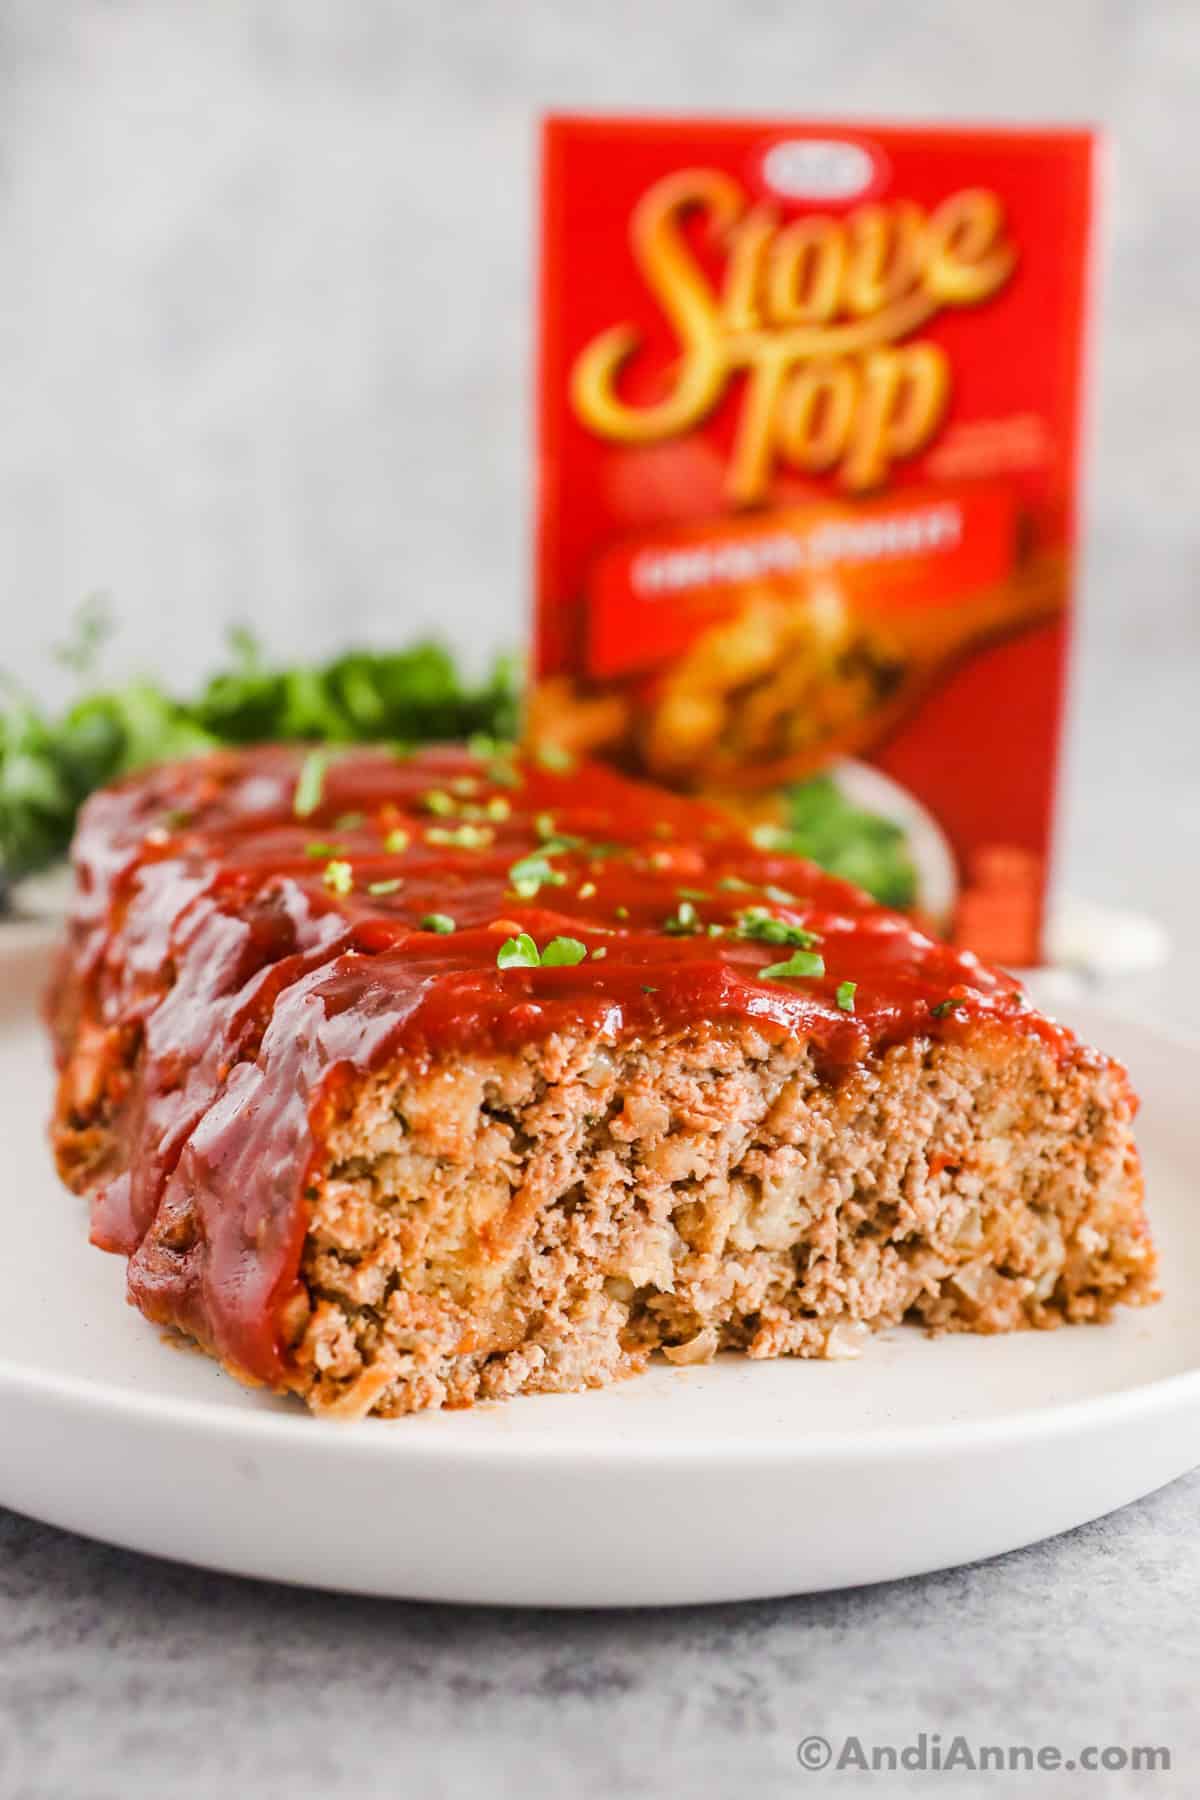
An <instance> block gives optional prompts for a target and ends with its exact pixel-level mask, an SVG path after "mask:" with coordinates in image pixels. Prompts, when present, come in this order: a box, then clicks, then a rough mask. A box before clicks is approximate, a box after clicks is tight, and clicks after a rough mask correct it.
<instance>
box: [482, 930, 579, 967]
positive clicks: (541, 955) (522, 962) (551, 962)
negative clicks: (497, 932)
mask: <svg viewBox="0 0 1200 1800" xmlns="http://www.w3.org/2000/svg"><path fill="white" fill-rule="evenodd" d="M586 955H587V945H586V944H581V943H580V941H579V939H578V938H573V937H553V938H551V939H550V942H549V943H548V944H547V945H546V948H545V949H544V950H539V949H538V947H537V945H536V944H535V943H534V941H533V939H532V938H531V937H530V935H529V933H528V932H527V931H523V932H521V934H520V936H519V937H515V938H507V939H506V940H505V941H504V943H503V944H501V946H500V948H499V950H497V952H496V967H497V968H498V969H537V968H542V969H571V968H574V966H575V964H576V963H581V962H582V961H583V959H584V957H585V956H586Z"/></svg>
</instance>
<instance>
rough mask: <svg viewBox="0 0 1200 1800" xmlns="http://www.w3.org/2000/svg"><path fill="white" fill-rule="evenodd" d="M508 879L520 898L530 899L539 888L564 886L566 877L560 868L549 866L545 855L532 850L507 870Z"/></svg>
mask: <svg viewBox="0 0 1200 1800" xmlns="http://www.w3.org/2000/svg"><path fill="white" fill-rule="evenodd" d="M508 879H509V880H510V881H511V882H512V884H513V887H514V888H515V890H516V892H517V893H518V894H519V895H520V896H521V898H522V900H532V898H533V896H534V895H535V894H536V893H537V891H538V889H539V888H543V887H565V886H566V885H567V878H566V876H565V875H564V874H563V872H562V870H561V869H553V868H551V866H550V864H549V862H548V861H547V859H546V857H545V855H542V854H538V853H537V852H534V854H533V855H531V856H522V857H521V858H520V860H519V861H518V862H515V863H513V865H512V867H511V868H510V869H509V871H508Z"/></svg>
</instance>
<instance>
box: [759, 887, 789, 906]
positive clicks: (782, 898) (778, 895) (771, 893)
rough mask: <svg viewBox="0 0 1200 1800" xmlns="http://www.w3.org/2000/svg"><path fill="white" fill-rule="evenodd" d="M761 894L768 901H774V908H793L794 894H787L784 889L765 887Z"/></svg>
mask: <svg viewBox="0 0 1200 1800" xmlns="http://www.w3.org/2000/svg"><path fill="white" fill-rule="evenodd" d="M763 893H764V894H765V895H766V896H767V899H768V900H774V902H775V904H776V906H795V904H796V896H795V894H789V893H788V891H787V889H786V888H781V887H765V888H764V889H763Z"/></svg>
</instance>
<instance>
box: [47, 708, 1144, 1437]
mask: <svg viewBox="0 0 1200 1800" xmlns="http://www.w3.org/2000/svg"><path fill="white" fill-rule="evenodd" d="M75 862H76V871H77V891H76V903H75V909H74V914H73V917H72V921H71V925H70V930H69V936H68V941H67V944H66V946H65V948H64V951H63V954H62V958H61V963H60V968H59V973H58V978H57V980H56V983H55V987H54V992H53V994H52V996H51V1001H50V1015H51V1022H52V1025H53V1029H54V1034H55V1039H56V1045H57V1051H58V1057H59V1062H60V1068H61V1078H60V1083H59V1091H58V1104H57V1111H56V1118H55V1124H54V1140H55V1146H56V1151H57V1155H58V1162H59V1167H60V1170H61V1172H62V1174H63V1177H64V1179H65V1180H66V1181H67V1182H68V1183H69V1185H71V1186H72V1187H74V1188H75V1189H76V1190H77V1191H79V1192H82V1193H85V1194H87V1196H88V1197H89V1199H90V1202H91V1211H92V1236H93V1240H94V1241H95V1242H96V1243H98V1244H100V1245H102V1246H103V1247H105V1248H107V1249H112V1250H116V1251H119V1252H121V1253H123V1254H125V1255H126V1256H127V1257H128V1258H129V1295H130V1299H131V1300H132V1301H133V1303H134V1304H135V1305H136V1306H138V1307H139V1308H140V1309H141V1310H142V1312H143V1313H145V1314H146V1316H147V1317H148V1318H150V1319H152V1320H155V1321H157V1322H159V1323H162V1324H166V1325H170V1326H175V1327H178V1328H179V1329H180V1330H182V1331H184V1332H186V1333H188V1334H189V1335H190V1336H192V1337H194V1338H195V1339H196V1340H198V1341H199V1342H200V1343H201V1344H202V1345H203V1346H204V1347H205V1348H206V1349H208V1350H209V1351H211V1353H212V1354H213V1355H215V1356H217V1357H218V1358H219V1359H220V1360H221V1361H222V1362H223V1363H224V1364H225V1366H226V1367H227V1368H229V1369H230V1370H231V1371H232V1372H233V1373H234V1374H236V1375H237V1376H239V1377H240V1378H241V1379H243V1380H247V1381H252V1382H262V1383H266V1384H268V1385H270V1386H272V1387H275V1388H278V1389H280V1390H291V1391H294V1392H296V1393H298V1394H300V1395H302V1396H303V1397H304V1398H305V1399H306V1400H307V1401H308V1403H309V1405H310V1406H311V1407H313V1408H314V1410H316V1411H319V1412H323V1413H332V1414H339V1415H360V1414H364V1413H368V1412H374V1413H379V1414H383V1415H391V1414H398V1413H406V1412H411V1411H414V1410H417V1409H420V1408H426V1407H437V1406H442V1405H451V1406H464V1405H469V1404H470V1403H471V1402H472V1401H474V1400H475V1399H477V1398H480V1397H485V1398H497V1397H501V1396H506V1395H509V1394H515V1393H520V1392H537V1391H551V1390H567V1389H576V1388H581V1387H586V1386H592V1385H598V1384H600V1383H603V1382H606V1381H609V1380H612V1379H614V1378H615V1377H617V1376H620V1375H625V1374H629V1373H632V1372H634V1371H636V1370H638V1369H640V1368H642V1367H643V1366H644V1364H645V1363H646V1360H647V1359H648V1357H649V1356H650V1354H651V1353H652V1352H653V1351H655V1350H662V1351H663V1353H664V1354H665V1355H666V1356H667V1357H668V1358H669V1359H670V1360H671V1361H673V1362H678V1363H689V1362H699V1361H703V1360H705V1359H707V1358H709V1357H711V1356H712V1355H713V1354H714V1353H715V1352H716V1351H717V1350H718V1349H723V1348H730V1349H738V1350H745V1351H746V1352H748V1354H749V1355H751V1356H756V1357H765V1356H777V1355H785V1354H793V1355H802V1356H833V1357H840V1356H848V1355H853V1354H856V1353H857V1351H858V1349H859V1347H860V1344H861V1342H862V1340H863V1339H864V1338H865V1337H866V1335H867V1333H868V1332H869V1331H870V1330H872V1329H874V1328H876V1327H879V1326H881V1325H890V1324H894V1323H896V1322H897V1321H899V1320H902V1319H905V1318H911V1319H914V1320H917V1321H920V1322H923V1323H925V1324H926V1325H927V1326H930V1327H932V1328H933V1329H935V1330H939V1331H940V1330H958V1331H980V1332H996V1331H1007V1330H1012V1329H1016V1328H1019V1327H1024V1326H1037V1327H1045V1326H1051V1325H1057V1324H1061V1323H1063V1322H1064V1321H1077V1320H1078V1321H1082V1320H1103V1319H1105V1318H1107V1317H1108V1316H1109V1314H1110V1313H1111V1311H1112V1309H1113V1307H1114V1306H1115V1305H1116V1304H1117V1303H1118V1302H1125V1303H1128V1304H1134V1305H1138V1304H1143V1303H1145V1302H1147V1301H1149V1300H1152V1299H1153V1298H1154V1297H1155V1287H1154V1251H1153V1246H1152V1244H1151V1241H1150V1237H1149V1233H1148V1229H1147V1225H1146V1221H1145V1217H1144V1213H1143V1209H1142V1181H1141V1173H1140V1168H1139V1164H1138V1157H1137V1152H1136V1149H1135V1146H1134V1141H1133V1137H1132V1121H1133V1115H1134V1111H1135V1106H1136V1102H1135V1100H1134V1097H1133V1095H1132V1093H1131V1091H1130V1087H1129V1083H1128V1081H1127V1078H1126V1076H1125V1074H1124V1072H1123V1070H1122V1069H1121V1068H1120V1067H1119V1066H1118V1065H1117V1064H1115V1063H1114V1062H1112V1061H1111V1060H1109V1059H1108V1058H1106V1057H1104V1056H1102V1055H1099V1054H1098V1053H1096V1052H1094V1051H1092V1050H1089V1049H1086V1048H1085V1047H1083V1046H1082V1045H1080V1044H1079V1043H1078V1042H1077V1041H1076V1039H1075V1038H1074V1037H1073V1036H1072V1035H1071V1034H1070V1033H1069V1032H1067V1031H1065V1030H1063V1029H1062V1028H1061V1027H1059V1026H1057V1025H1055V1024H1053V1023H1052V1022H1051V1021H1049V1020H1048V1019H1046V1018H1044V1017H1043V1016H1041V1015H1040V1014H1038V1013H1037V1012H1036V1011H1034V1010H1033V1009H1032V1008H1031V1007H1030V1005H1029V1004H1028V1002H1027V1000H1026V998H1025V996H1024V994H1023V992H1022V990H1021V988H1020V986H1019V984H1018V983H1017V982H1016V981H1015V980H1014V979H1013V978H1012V977H1011V976H1008V975H1005V974H1003V973H1001V972H1000V971H997V970H993V969H989V968H986V967H984V966H983V965H982V964H981V963H979V962H978V961H977V959H975V958H974V957H972V956H970V955H969V954H966V953H963V952H958V951H955V950H953V949H951V948H949V947H947V946H945V945H942V944H938V943H935V942H934V941H933V940H932V939H930V938H929V937H927V936H925V935H924V934H923V933H922V932H920V931H919V930H917V929H916V928H915V927H914V926H913V925H912V923H911V922H910V921H908V920H906V919H903V918H900V917H899V916H897V915H894V914H891V913H887V912H884V911H883V910H881V909H880V908H878V907H876V906H874V905H873V904H872V903H871V902H870V901H869V900H868V899H867V898H866V897H865V896H864V895H862V894H860V893H859V892H857V891H856V890H855V889H853V888H850V887H848V886H847V885H846V884H844V883H842V882H839V881H835V880H833V879H831V878H829V877H828V876H825V875H823V874H822V873H820V872H819V871H818V870H817V869H815V868H814V867H812V866H811V865H809V864H807V863H804V862H801V861H798V860H797V859H795V858H791V857H787V856H781V855H779V854H777V853H772V852H768V851H764V850H762V849H760V848H757V847H756V846H755V845H754V843H753V842H751V841H750V840H749V839H747V838H746V837H745V836H744V835H743V834H742V832H741V831H740V829H739V828H738V827H736V826H735V825H733V824H732V823H731V822H730V821H729V820H728V819H727V818H726V817H725V816H724V815H723V814H722V813H720V812H717V811H716V810H714V809H710V808H708V807H705V806H703V805H701V804H698V803H695V802H692V801H687V800H681V799H679V798H677V797H674V796H671V795H668V794H664V793H660V792H658V791H656V790H654V789H651V788H646V787H641V786H637V785H635V784H633V783H630V782H627V781H625V780H623V779H622V778H621V777H619V776H617V775H615V774H613V773H612V772H610V771H607V770H602V769H599V768H594V767H568V768H564V767H562V766H561V764H560V759H558V758H554V759H552V766H550V767H547V766H544V764H543V763H540V762H538V761H536V760H529V761H527V760H523V759H521V758H520V757H518V755H517V754H516V753H515V752H513V751H512V750H511V748H509V747H506V746H500V745H488V744H483V745H478V746H476V747H475V748H474V749H473V750H470V751H467V750H461V749H456V748H445V749H438V750H434V751H429V752H425V753H422V754H420V755H415V756H411V757H400V756H397V755H395V754H392V753H390V752H386V751H362V752H354V753H347V754H342V755H337V756H332V755H329V754H328V753H324V752H312V753H309V754H307V755H306V754H305V753H303V752H299V751H294V750H291V749H284V748H276V747H271V748H266V749H259V750H254V751H249V752H242V753H236V754H235V753H220V754H217V755H214V756H211V757H208V758H205V759H201V760H198V761H193V762H188V763H185V764H180V765H177V766H175V767H172V768H168V769H162V770H158V771H156V772H153V773H151V774H149V775H146V776H143V777H139V778H136V779H134V780H132V781H129V782H126V783H124V784H123V785H121V786H118V787H116V788H114V789H111V790H109V791H107V792H105V793H103V794H101V795H98V796H97V797H96V798H95V799H93V800H92V801H91V802H90V803H89V805H88V807H87V809H86V810H85V814H84V817H83V819H82V822H81V825H80V829H79V833H78V837H77V841H76V847H75Z"/></svg>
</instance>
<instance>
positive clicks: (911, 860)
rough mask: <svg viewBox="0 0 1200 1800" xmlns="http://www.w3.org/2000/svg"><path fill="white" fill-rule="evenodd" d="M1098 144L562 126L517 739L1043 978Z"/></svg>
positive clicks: (688, 124)
mask: <svg viewBox="0 0 1200 1800" xmlns="http://www.w3.org/2000/svg"><path fill="white" fill-rule="evenodd" d="M1093 158H1094V143H1093V139H1092V137H1091V136H1090V134H1088V133H1087V132H1083V131H1052V132H1037V131H1015V130H1014V131H999V130H988V131H977V130H947V129H932V128H931V129H926V128H916V127H908V126H905V127H898V126H875V125H871V126H861V125H842V124H830V123H822V124H803V123H801V124H796V123H792V122H788V121H786V120H784V121H736V122H734V121H721V120H705V119H670V120H668V119H604V118H553V119H550V120H549V121H548V122H547V124H546V127H545V138H544V146H543V216H542V283H541V365H540V374H539V418H540V513H539V533H538V554H537V624H536V645H535V658H534V663H535V675H536V681H535V688H534V695H533V700H532V704H531V708H530V729H531V732H532V734H533V735H534V737H535V738H538V739H540V740H542V741H548V742H554V743H557V744H559V745H563V746H565V747H567V748H572V749H579V750H587V751H590V752H592V753H595V754H600V755H603V756H607V757H610V758H612V759H614V760H616V761H618V762H620V763H621V764H623V765H624V766H626V767H629V768H632V769H634V770H636V771H639V772H641V773H643V774H646V775H649V776H651V777H652V778H654V779H657V780H660V781H663V782H665V783H668V784H670V785H674V786H678V787H686V788H689V789H694V790H697V791H703V792H705V793H708V794H710V795H715V796H717V797H718V798H720V799H721V800H722V801H723V802H724V803H726V804H728V805H729V806H731V807H733V808H735V809H737V810H739V811H740V812H742V813H743V814H744V815H745V816H747V817H748V819H749V820H750V821H751V823H752V825H753V827H754V829H755V830H756V831H757V832H759V833H760V834H763V835H764V837H765V838H767V839H768V840H771V839H776V840H778V841H780V842H783V841H786V842H787V843H788V844H789V846H790V847H792V848H795V849H798V850H800V851H801V852H803V853H806V854H810V855H814V856H815V857H816V859H817V860H819V861H822V862H824V863H826V864H827V865H828V866H832V867H834V868H836V869H838V870H839V872H841V873H845V874H848V875H850V876H851V877H852V878H853V879H857V880H859V881H860V882H861V883H862V884H863V885H865V886H868V887H871V888H872V889H873V890H874V891H875V892H876V893H878V894H879V895H880V896H881V897H882V898H884V899H885V900H888V901H890V902H891V903H893V904H899V905H904V906H907V907H909V908H911V909H912V910H914V911H916V912H918V913H920V914H922V915H923V916H924V917H925V918H926V920H928V921H929V922H930V923H932V924H933V925H934V926H936V927H937V928H938V929H941V930H943V931H945V932H946V933H948V934H950V935H953V936H955V937H959V938H962V939H963V940H965V941H970V942H971V943H972V945H973V946H974V947H975V948H976V949H978V950H979V951H980V952H982V953H983V954H985V955H987V956H989V957H992V958H995V959H998V960H1001V961H1010V962H1014V963H1028V962H1032V961H1035V960H1036V959H1037V956H1038V954H1039V947H1040V934H1041V921H1042V911H1043V897H1044V887H1045V872H1046V862H1047V854H1048V848H1049V834H1050V827H1051V817H1052V810H1053V801H1054V789H1055V764H1056V753H1057V745H1058V736H1059V713H1060V703H1061V694H1062V678H1063V666H1064V653H1065V647H1066V634H1067V622H1068V611H1069V603H1070V595H1071V585H1072V573H1073V563H1074V549H1075V533H1076V500H1075V490H1076V470H1077V464H1078V433H1079V411H1080V379H1081V375H1080V371H1081V362H1082V356H1081V350H1082V339H1083V329H1084V319H1085V313H1086V299H1087V294H1086V264H1087V249H1088V235H1089V222H1090V212H1091V188H1092V165H1093Z"/></svg>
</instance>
